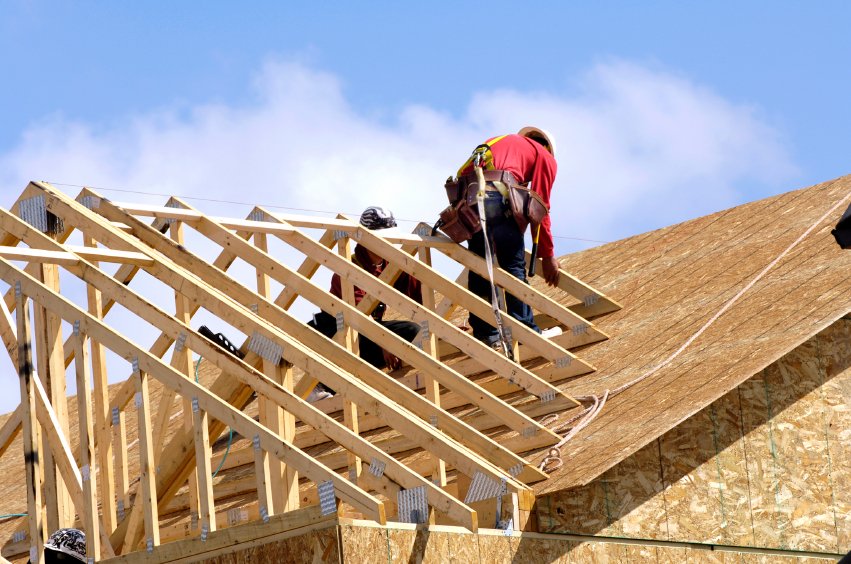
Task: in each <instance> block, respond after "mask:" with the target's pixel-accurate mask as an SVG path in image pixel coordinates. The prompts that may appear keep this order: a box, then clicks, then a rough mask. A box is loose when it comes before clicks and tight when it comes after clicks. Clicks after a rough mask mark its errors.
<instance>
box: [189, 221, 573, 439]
mask: <svg viewBox="0 0 851 564" xmlns="http://www.w3.org/2000/svg"><path fill="white" fill-rule="evenodd" d="M197 228H198V230H199V232H201V233H202V234H204V235H207V236H208V237H210V238H211V239H212V240H214V241H215V242H217V243H218V244H220V245H222V247H223V248H230V249H234V250H239V251H240V256H241V257H242V258H243V259H244V260H246V261H247V262H249V264H252V265H254V266H255V267H256V268H257V269H258V270H260V269H262V271H263V273H264V275H266V276H270V277H273V278H274V279H275V280H277V281H279V282H281V283H282V284H284V285H285V286H286V288H287V289H288V290H290V289H291V290H292V291H296V292H298V293H299V294H300V295H301V296H302V297H305V298H307V299H309V300H311V301H313V302H314V303H315V304H316V305H317V306H319V307H320V308H321V309H323V310H325V311H336V310H338V309H339V310H342V312H343V313H344V315H345V320H346V323H347V325H348V326H349V327H351V328H353V329H355V330H356V331H357V332H359V333H364V334H365V335H366V336H367V337H369V338H370V339H372V340H373V342H380V343H382V345H383V346H384V348H386V349H387V350H389V351H390V352H391V353H393V354H395V355H396V356H398V357H399V358H401V359H403V360H405V361H406V362H407V363H409V364H411V365H412V366H415V367H417V368H420V369H422V370H424V371H427V372H428V373H430V374H434V375H435V377H436V378H437V380H438V381H439V382H440V383H441V384H443V385H445V386H447V387H448V388H450V389H452V390H454V391H456V392H458V393H460V394H462V395H464V396H465V397H466V398H468V399H469V400H470V401H471V402H472V403H474V404H475V405H477V406H479V407H481V408H482V409H484V410H486V411H488V412H490V413H494V414H498V415H499V416H500V417H502V418H503V419H504V420H505V422H506V424H507V425H509V426H510V427H511V428H513V429H515V430H517V431H526V432H529V431H530V430H532V429H534V433H542V434H544V435H549V437H550V440H551V441H552V442H551V444H555V443H556V442H558V437H556V436H555V435H553V434H552V433H550V432H549V431H548V430H547V429H545V428H544V427H542V426H541V425H539V424H538V423H537V422H535V421H534V420H531V419H529V418H528V417H525V416H523V415H522V414H520V413H518V412H516V411H515V410H513V409H511V407H510V406H508V405H507V404H505V403H504V402H502V401H501V400H499V399H498V398H497V397H495V396H493V395H491V394H489V393H488V392H486V391H482V390H481V388H479V387H478V386H476V385H475V384H473V383H471V382H470V381H469V380H468V379H467V378H465V377H464V376H462V375H461V374H458V373H457V372H455V371H453V370H451V369H449V368H447V367H446V366H445V365H443V364H442V363H440V362H439V361H437V360H436V359H435V358H433V357H431V356H429V355H428V354H427V353H425V352H424V351H421V350H420V349H419V348H417V347H416V346H415V345H412V344H410V343H408V342H407V341H405V340H404V339H402V338H401V337H399V336H398V335H395V334H394V333H392V332H391V331H388V330H386V329H385V328H384V327H383V326H381V325H380V324H378V323H377V322H375V320H373V319H372V317H371V316H369V315H365V314H363V313H361V312H359V311H358V310H357V308H355V307H354V306H353V300H354V298H353V294H352V297H351V299H350V300H346V299H344V300H342V301H341V300H338V299H336V298H335V297H334V296H332V295H330V294H328V293H327V292H325V291H323V290H321V289H319V288H318V287H317V286H315V285H314V284H312V283H311V282H310V281H309V280H307V279H306V278H304V277H302V276H301V275H300V274H298V273H297V272H293V271H292V270H290V269H289V268H288V267H287V266H286V265H284V264H282V263H280V262H278V261H275V260H274V259H273V258H272V257H270V256H269V255H268V254H267V253H265V252H264V249H262V248H258V249H252V248H251V247H250V245H249V244H248V243H246V242H244V241H242V239H241V238H239V237H237V236H236V235H233V234H231V233H230V232H228V231H227V230H225V229H224V227H223V226H220V225H216V224H215V222H213V221H212V220H201V221H199V222H198V225H197ZM342 241H343V240H342V239H341V240H340V243H342ZM349 254H350V253H349V252H344V253H343V256H344V257H348V255H349ZM308 256H311V255H308ZM313 256H315V255H313ZM347 260H348V259H347ZM347 278H348V277H343V279H342V282H343V289H344V290H345V289H346V287H347V285H350V283H349V282H348V280H347ZM352 292H353V290H352ZM264 297H268V296H264ZM349 301H351V302H352V303H347V302H349ZM308 391H309V390H308ZM299 392H301V389H299Z"/></svg>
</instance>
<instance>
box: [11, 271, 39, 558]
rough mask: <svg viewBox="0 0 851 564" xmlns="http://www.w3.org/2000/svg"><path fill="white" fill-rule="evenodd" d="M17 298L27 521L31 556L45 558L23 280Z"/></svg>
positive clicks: (16, 289)
mask: <svg viewBox="0 0 851 564" xmlns="http://www.w3.org/2000/svg"><path fill="white" fill-rule="evenodd" d="M13 286H14V291H15V295H16V301H17V308H16V309H17V312H18V314H17V333H18V381H19V384H20V391H21V422H22V426H23V448H24V464H25V468H24V472H25V473H26V480H27V525H28V529H29V538H30V559H32V560H36V561H39V562H40V561H41V559H42V555H43V553H44V541H45V540H46V538H45V532H44V525H43V522H42V508H43V501H42V493H41V492H42V489H41V477H40V476H41V472H39V466H40V464H41V458H42V457H41V456H40V454H41V449H40V446H41V445H40V443H39V441H38V439H37V435H36V433H37V427H38V421H37V415H36V397H35V396H36V393H35V386H36V381H37V380H38V378H37V377H36V375H35V373H34V371H33V358H32V330H31V326H30V308H29V303H28V302H29V300H28V297H27V296H26V295H25V294H24V293H23V291H22V289H21V286H20V284H17V283H16V284H13Z"/></svg>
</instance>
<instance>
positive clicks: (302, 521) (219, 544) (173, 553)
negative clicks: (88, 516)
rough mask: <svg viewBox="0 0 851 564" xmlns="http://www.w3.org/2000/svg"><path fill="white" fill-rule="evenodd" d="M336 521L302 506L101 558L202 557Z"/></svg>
mask: <svg viewBox="0 0 851 564" xmlns="http://www.w3.org/2000/svg"><path fill="white" fill-rule="evenodd" d="M338 523H339V521H338V518H337V514H336V513H331V514H329V515H322V512H321V511H320V508H319V506H311V507H306V508H304V509H297V510H295V511H289V512H286V513H280V514H278V515H274V516H272V517H270V518H269V521H268V522H266V523H264V522H262V521H259V522H250V523H245V524H242V525H236V526H234V527H230V528H228V529H223V530H220V531H215V532H212V533H210V534H209V535H208V536H207V538H206V540H202V539H201V538H194V539H187V540H181V541H175V542H171V543H168V544H163V545H161V546H158V547H157V548H156V550H155V554H154V555H152V554H150V553H148V552H146V551H145V550H140V551H136V552H131V553H128V554H125V555H122V556H118V557H116V558H110V559H108V560H103V561H102V562H109V563H116V564H117V563H127V564H130V563H136V562H139V563H142V562H145V563H147V562H151V561H152V560H156V561H157V562H172V561H178V560H184V559H187V558H192V559H198V558H203V557H204V555H206V554H207V553H211V554H209V555H208V556H213V554H212V553H220V552H221V551H223V550H224V551H225V552H228V551H230V550H234V549H244V548H248V547H251V546H257V545H260V544H266V543H270V542H274V541H277V540H282V539H286V538H290V537H295V536H299V535H303V534H305V533H308V532H311V531H315V530H319V529H326V528H329V527H336V526H337V525H338Z"/></svg>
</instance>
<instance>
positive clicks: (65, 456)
mask: <svg viewBox="0 0 851 564" xmlns="http://www.w3.org/2000/svg"><path fill="white" fill-rule="evenodd" d="M0 260H2V259H0ZM6 264H8V263H6ZM21 274H23V273H21ZM31 280H32V279H31ZM42 288H44V287H43V286H42ZM24 291H26V290H24ZM47 291H48V292H49V291H50V290H49V289H48V290H47ZM37 300H38V298H37V297H36V296H35V295H33V302H35V301H37ZM48 309H49V308H48ZM69 322H70V320H69ZM32 391H33V394H34V395H35V407H36V416H37V417H38V423H39V425H40V426H41V429H42V436H43V437H44V438H45V442H46V443H47V445H48V447H49V448H50V450H51V453H52V454H53V460H54V461H55V464H56V468H57V469H58V470H59V474H60V476H61V478H62V479H63V480H64V482H63V483H64V484H65V485H66V487H67V492H68V496H69V498H70V499H71V500H72V501H73V505H71V503H69V506H68V507H69V509H70V510H71V511H72V512H73V510H74V506H76V507H79V508H84V507H85V505H86V503H85V499H84V496H83V484H82V476H81V473H80V470H79V469H78V468H77V463H76V461H75V460H74V454H73V452H72V451H71V444H70V443H69V441H68V439H67V437H66V435H65V434H64V433H63V432H62V427H61V422H60V420H59V417H58V416H57V415H56V411H55V410H54V409H53V407H52V406H51V405H50V400H49V398H48V396H47V392H46V391H45V389H44V387H43V386H42V385H41V382H40V381H39V380H38V379H37V378H34V379H33V387H32ZM81 511H82V509H81ZM72 514H73V513H72ZM95 517H96V519H97V522H98V530H99V531H100V536H101V543H102V544H101V549H102V550H103V551H105V552H106V555H107V556H114V555H115V553H114V552H113V550H112V546H111V545H110V543H109V535H108V534H107V532H106V529H105V528H104V527H103V526H102V524H101V523H100V518H98V517H97V516H96V515H95ZM72 524H73V523H72Z"/></svg>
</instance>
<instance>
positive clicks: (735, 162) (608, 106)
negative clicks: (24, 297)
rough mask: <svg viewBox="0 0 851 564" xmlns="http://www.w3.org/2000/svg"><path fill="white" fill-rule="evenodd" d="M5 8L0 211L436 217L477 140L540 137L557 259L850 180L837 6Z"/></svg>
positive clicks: (0, 40) (845, 42) (14, 1)
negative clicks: (366, 211)
mask: <svg viewBox="0 0 851 564" xmlns="http://www.w3.org/2000/svg"><path fill="white" fill-rule="evenodd" d="M0 6H1V7H2V14H3V15H2V16H0V67H2V68H3V69H4V71H5V72H4V75H5V76H6V77H7V79H8V83H7V88H4V89H2V91H0V103H2V107H3V108H5V110H4V112H3V115H4V119H3V122H4V127H3V128H2V129H1V130H0V182H2V184H0V190H2V194H3V195H4V200H6V203H5V204H3V205H7V206H8V205H11V203H12V201H13V200H14V198H15V197H16V195H17V194H18V193H19V192H20V189H21V188H22V187H23V184H24V183H25V182H26V180H27V179H30V178H38V179H44V180H50V181H54V182H58V183H66V184H86V185H92V186H100V187H103V188H126V189H132V190H137V191H142V192H156V193H175V194H180V195H183V196H186V197H192V196H200V195H201V194H206V195H208V196H210V195H212V196H213V197H221V198H222V199H236V200H239V201H243V199H245V200H246V201H250V202H252V203H256V202H260V203H266V204H278V205H281V206H292V207H306V208H310V209H327V210H328V211H348V212H352V213H354V212H356V211H357V210H359V209H361V208H362V207H364V206H365V205H370V204H372V203H378V202H373V201H372V200H380V201H381V203H384V204H385V205H387V206H389V207H391V208H397V209H398V211H397V215H400V216H402V217H406V218H410V219H412V220H414V219H416V220H420V219H425V220H431V219H432V218H433V216H434V213H435V212H436V211H437V210H438V209H439V208H440V207H441V206H442V204H443V202H442V201H441V200H440V198H441V192H440V184H441V183H442V180H443V178H444V177H445V176H446V175H448V174H449V173H451V172H452V171H453V169H454V168H455V166H456V163H457V162H459V160H463V157H464V156H465V154H466V153H467V152H469V150H470V147H471V146H475V144H477V143H478V142H479V140H480V138H481V137H482V136H488V135H491V134H496V133H501V132H503V130H511V129H514V128H517V127H519V126H522V125H525V124H526V123H535V124H538V125H541V126H543V127H549V128H550V129H551V130H552V131H553V133H554V134H556V136H557V138H558V141H560V142H559V146H560V147H563V150H564V151H565V153H564V154H562V155H560V159H559V162H560V165H561V166H560V172H559V178H558V180H557V183H556V195H555V197H556V201H555V202H554V204H556V207H554V219H555V220H556V221H557V223H558V226H557V229H556V231H557V233H556V234H557V235H560V236H562V238H560V239H559V244H558V247H557V250H558V251H559V252H570V251H573V250H578V249H581V248H584V247H586V246H587V245H588V243H586V242H583V241H578V240H575V239H571V237H576V238H579V239H581V238H587V239H594V240H605V241H609V240H614V239H617V238H620V237H623V236H626V235H630V234H634V233H637V232H641V231H644V230H648V229H652V228H657V227H661V226H664V225H667V224H670V223H673V222H676V221H681V220H683V219H687V218H690V217H693V216H696V215H701V214H704V213H708V212H711V211H715V210H717V209H722V208H725V207H728V206H731V205H735V204H738V203H741V202H744V201H748V200H753V199H757V198H760V197H763V196H766V195H770V194H775V193H779V192H783V191H786V190H789V189H792V188H796V187H800V186H805V185H809V184H813V183H816V182H819V181H823V180H827V179H830V178H834V177H837V176H840V175H843V174H846V173H849V172H851V167H849V165H848V162H847V161H848V159H847V155H848V148H849V142H848V134H847V130H848V125H849V123H851V105H849V104H848V103H847V99H848V87H849V65H848V61H849V55H851V39H849V37H848V34H847V32H846V31H847V25H848V22H849V16H851V8H849V7H847V4H846V3H841V2H812V3H801V2H747V3H741V2H711V3H710V2H689V3H684V2H641V3H638V2H620V3H616V2H595V3H579V2H528V3H524V4H523V5H522V6H521V5H520V4H519V3H517V2H490V3H488V4H487V6H485V5H483V4H480V3H441V2H431V3H410V2H406V3H401V2H370V3H342V2H315V3H287V2H252V3H245V4H244V5H240V6H238V7H237V5H235V4H233V3H229V2H204V3H201V2H195V3H190V2H184V3H173V2H38V1H19V0H3V1H2V2H0ZM300 118H303V119H300ZM252 120H253V121H254V126H246V124H247V123H251V122H252ZM260 122H265V124H266V125H265V126H264V125H263V124H262V123H260ZM239 135H245V136H248V137H250V138H251V139H252V141H246V140H244V139H239V137H238V136H239ZM293 144H294V145H295V146H296V150H292V145H293ZM246 145H248V146H246ZM155 146H167V147H169V151H170V152H165V151H162V152H157V151H156V150H155V149H154V148H153V147H155ZM329 152H330V153H332V154H329ZM175 154H179V155H181V156H182V157H185V160H182V161H181V160H179V159H176V158H175ZM181 167H183V170H181ZM190 169H191V170H190ZM284 169H286V172H285V171H284ZM273 170H278V171H279V172H277V174H270V171H273ZM202 171H206V172H202ZM347 174H348V175H351V176H352V177H358V178H362V179H364V180H363V184H364V185H357V184H356V185H355V186H351V185H350V183H349V182H348V181H342V180H341V176H342V177H345V176H346V175H347ZM329 175H333V176H334V178H333V179H332V178H329ZM316 177H321V178H316ZM367 178H369V181H367V180H365V179H367ZM217 179H221V184H217ZM243 182H244V183H245V184H246V185H251V186H252V187H247V186H245V185H242V184H243ZM294 182H301V184H300V185H295V184H294ZM235 184H239V185H240V187H239V191H238V193H239V194H240V196H241V197H240V198H233V197H232V196H233V195H234V193H236V192H235V189H234V186H235ZM258 184H262V188H261V187H259V186H258ZM341 185H346V186H348V188H345V189H344V188H341ZM400 185H405V186H407V187H409V188H408V189H406V190H405V191H406V192H408V193H407V194H405V197H400V196H402V194H399V191H400ZM67 190H68V191H69V192H71V193H76V191H77V190H78V189H77V188H75V187H71V186H69V187H67ZM431 190H433V192H434V193H433V194H432V193H431V192H430V191H431ZM410 192H416V193H417V194H418V196H417V197H414V198H411V197H410ZM104 193H105V194H106V195H107V196H110V197H113V198H115V199H122V198H121V197H119V195H120V193H118V192H115V193H107V192H106V191H105V192H104ZM306 193H308V194H310V195H311V196H312V197H306ZM319 193H322V197H321V198H320V197H317V196H316V194H319ZM420 195H422V197H421V196H420ZM426 196H427V197H426ZM432 196H433V197H432ZM370 198H372V200H370ZM123 199H140V197H138V196H136V195H134V196H129V195H126V196H124V197H123ZM152 199H153V200H154V201H158V202H161V201H162V197H159V196H157V197H153V198H152ZM411 200H413V203H412V205H410V206H408V205H406V204H407V203H408V202H410V201H411ZM413 204H416V205H413ZM199 206H200V203H199ZM201 207H202V208H204V206H201ZM212 211H215V210H211V212H212ZM560 212H561V213H560Z"/></svg>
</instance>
